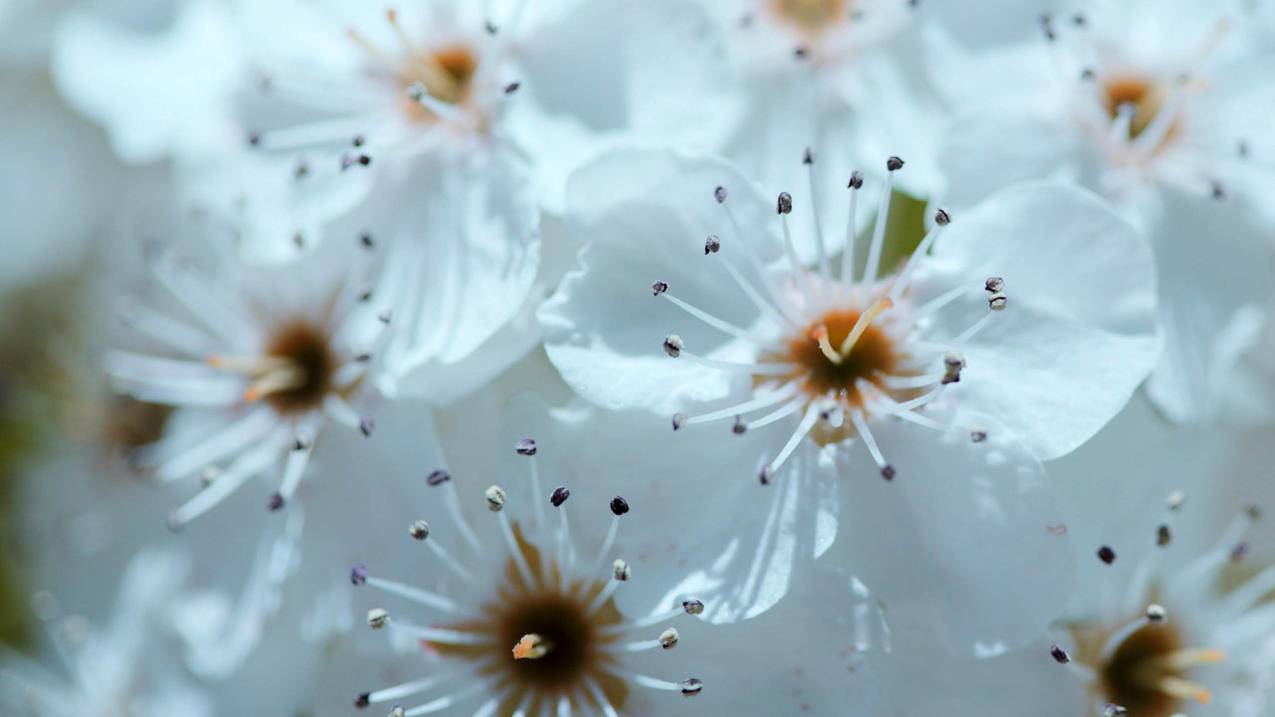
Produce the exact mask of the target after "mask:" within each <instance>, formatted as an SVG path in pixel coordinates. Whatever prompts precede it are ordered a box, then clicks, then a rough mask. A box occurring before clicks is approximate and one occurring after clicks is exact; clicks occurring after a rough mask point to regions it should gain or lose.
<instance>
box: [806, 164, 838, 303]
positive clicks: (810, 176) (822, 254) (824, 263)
mask: <svg viewBox="0 0 1275 717" xmlns="http://www.w3.org/2000/svg"><path fill="white" fill-rule="evenodd" d="M802 163H803V164H805V165H806V183H807V184H808V185H809V187H810V211H811V213H812V214H813V215H814V220H815V248H816V250H817V253H818V256H819V271H820V274H821V275H822V276H823V277H824V278H825V279H828V278H831V277H832V264H831V263H829V261H828V251H827V249H825V248H824V245H823V220H822V219H821V218H820V217H819V194H818V191H817V189H818V183H817V182H816V181H815V157H814V155H813V154H812V153H811V152H810V148H809V147H807V148H806V153H805V155H804V156H803V158H802Z"/></svg>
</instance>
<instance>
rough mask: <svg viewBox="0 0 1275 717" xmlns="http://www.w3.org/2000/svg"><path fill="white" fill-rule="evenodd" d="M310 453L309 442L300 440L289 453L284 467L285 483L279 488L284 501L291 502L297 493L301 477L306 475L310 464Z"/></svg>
mask: <svg viewBox="0 0 1275 717" xmlns="http://www.w3.org/2000/svg"><path fill="white" fill-rule="evenodd" d="M296 446H302V447H301V448H297V447H296ZM310 453H311V451H310V444H309V442H307V441H302V440H301V439H300V438H298V439H297V441H296V443H295V444H294V447H293V449H292V451H290V452H289V453H288V461H287V463H285V464H284V467H283V482H282V484H280V486H279V496H280V497H281V498H282V499H283V500H285V501H287V500H291V499H292V496H293V494H294V493H296V491H297V486H298V485H300V484H301V477H302V476H303V475H304V474H305V467H306V465H308V464H309V462H310Z"/></svg>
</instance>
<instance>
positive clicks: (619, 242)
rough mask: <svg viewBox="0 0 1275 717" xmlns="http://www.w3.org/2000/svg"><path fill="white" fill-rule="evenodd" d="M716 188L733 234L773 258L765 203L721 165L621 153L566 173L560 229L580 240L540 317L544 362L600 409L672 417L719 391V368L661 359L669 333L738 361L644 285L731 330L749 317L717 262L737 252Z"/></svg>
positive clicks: (718, 338) (728, 345)
mask: <svg viewBox="0 0 1275 717" xmlns="http://www.w3.org/2000/svg"><path fill="white" fill-rule="evenodd" d="M718 186H724V187H726V188H727V192H728V194H729V197H728V199H727V202H728V203H729V204H730V206H731V207H732V208H733V211H734V212H735V214H736V216H737V217H738V218H739V221H740V225H741V226H742V227H743V228H744V231H746V232H750V235H749V236H747V237H745V238H744V239H743V241H748V242H750V244H751V246H752V249H753V251H755V252H758V253H760V254H761V256H762V260H763V261H766V260H769V259H771V258H773V257H774V256H775V255H776V254H777V253H778V249H777V247H776V246H775V243H776V242H777V240H776V239H775V238H774V236H773V235H772V234H770V233H769V232H767V231H766V230H765V229H763V227H767V226H769V225H768V224H767V222H769V221H770V217H767V216H766V214H767V213H766V212H765V210H764V208H763V207H765V206H766V204H765V203H764V202H763V201H762V200H761V199H760V198H759V197H758V196H757V195H756V194H755V193H754V192H753V190H752V187H751V185H750V184H749V182H748V181H747V180H746V179H744V178H743V177H742V176H740V175H739V174H738V173H737V172H736V171H735V170H734V169H733V168H731V167H730V166H729V165H726V164H724V163H721V162H718V161H714V160H709V159H696V158H692V157H689V156H687V155H682V154H677V153H671V152H643V151H637V150H623V151H617V152H614V153H611V154H609V155H607V156H605V157H603V158H601V159H599V160H598V161H596V162H594V163H592V164H590V165H587V166H585V167H584V168H582V169H581V170H580V171H579V172H577V173H576V174H575V176H574V177H573V178H572V181H571V186H570V189H569V191H568V194H569V196H570V199H569V209H568V223H569V231H571V232H573V233H574V234H576V235H578V236H585V237H588V238H589V241H588V244H587V245H586V246H585V248H584V249H583V250H582V251H581V253H580V264H581V268H580V269H578V270H576V271H574V272H572V273H570V274H568V275H567V277H566V278H565V279H564V280H563V282H562V284H561V286H560V287H559V289H558V292H557V294H555V295H554V296H553V297H552V298H551V299H550V300H549V301H547V302H546V303H545V304H544V306H543V307H541V309H540V313H539V318H540V322H541V324H542V326H543V328H544V332H545V334H544V335H545V348H546V350H547V351H548V353H549V358H550V360H552V361H553V363H554V365H555V366H557V368H558V370H559V371H560V372H561V373H562V377H563V378H564V379H566V381H567V383H569V384H570V385H571V386H572V388H574V389H575V390H576V391H577V392H578V393H580V394H581V395H582V396H584V397H586V398H588V399H589V400H591V401H593V402H595V403H598V404H600V405H602V406H605V407H607V408H611V409H633V408H642V409H646V410H651V411H655V412H658V413H665V414H668V415H672V414H673V413H674V412H675V411H679V410H682V409H683V408H684V407H685V405H686V404H687V403H688V402H691V401H707V400H713V399H718V398H722V397H724V396H725V395H726V393H727V391H728V389H729V386H730V381H729V379H730V376H729V375H728V374H726V373H724V372H722V371H718V370H715V369H709V368H704V367H701V366H697V365H694V364H691V363H690V362H689V361H687V360H684V359H683V360H676V359H670V358H669V357H668V356H666V355H665V354H664V352H663V351H662V350H661V349H660V345H661V343H662V342H663V340H664V338H665V337H666V336H667V335H668V334H670V333H675V334H678V335H680V336H681V337H682V338H683V339H684V340H685V342H686V348H687V350H688V351H694V352H696V353H698V354H709V353H713V354H714V356H715V357H721V358H730V357H732V355H733V357H735V358H739V357H740V356H741V355H743V354H744V353H745V351H744V347H742V346H740V345H739V343H740V342H739V341H738V340H732V341H727V340H726V339H728V338H730V337H729V336H726V335H724V334H722V333H720V332H718V331H716V330H715V329H710V328H708V327H707V326H705V325H704V324H702V323H700V322H699V321H698V320H696V319H693V318H691V317H690V316H688V315H687V314H685V313H683V312H681V311H680V310H679V309H677V308H676V307H674V306H672V305H670V304H668V303H666V302H665V301H664V300H663V299H657V298H653V297H652V295H651V284H652V282H654V281H664V282H667V283H668V284H669V287H670V289H669V291H670V293H672V294H674V295H676V296H678V297H679V298H681V299H683V300H685V301H687V302H690V303H691V304H694V305H696V306H698V307H699V308H701V309H703V310H705V311H708V312H710V313H713V314H715V315H716V316H718V317H720V318H722V319H724V320H726V321H729V322H732V323H734V324H735V325H736V326H741V327H748V326H750V325H752V324H753V323H754V321H756V320H757V317H758V312H757V309H756V307H754V306H753V305H752V304H751V303H749V301H748V299H747V298H746V296H745V295H744V294H743V293H742V292H741V291H740V290H739V289H738V288H737V287H736V286H735V285H734V283H733V282H732V281H731V279H730V276H729V275H728V274H727V273H726V272H725V270H724V269H723V268H722V267H720V266H717V265H716V264H717V263H718V262H720V261H725V260H729V261H732V262H741V260H740V259H739V255H740V253H741V252H742V251H745V250H744V249H743V248H742V247H740V245H739V242H740V241H741V239H740V238H739V237H736V236H735V235H734V234H733V232H731V230H730V225H729V222H728V221H727V220H726V218H725V216H724V214H723V213H722V209H721V207H719V206H718V205H717V202H716V201H715V200H714V198H713V190H714V188H715V187H718ZM771 212H773V209H772V210H771ZM763 217H765V218H764V219H763ZM709 233H720V235H721V237H722V249H721V251H720V252H719V253H717V254H714V255H712V256H705V252H704V241H705V237H706V236H707V235H708V234H709ZM736 266H739V267H740V268H741V271H743V270H746V269H747V265H746V264H743V263H742V262H741V263H738V264H736ZM754 281H756V280H755V279H754ZM617 377H622V379H621V380H617Z"/></svg>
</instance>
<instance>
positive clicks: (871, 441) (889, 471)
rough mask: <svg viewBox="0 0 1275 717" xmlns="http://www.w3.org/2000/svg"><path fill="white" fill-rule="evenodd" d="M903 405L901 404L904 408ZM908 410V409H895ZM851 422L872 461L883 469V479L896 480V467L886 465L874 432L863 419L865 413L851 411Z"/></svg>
mask: <svg viewBox="0 0 1275 717" xmlns="http://www.w3.org/2000/svg"><path fill="white" fill-rule="evenodd" d="M902 405H903V404H899V406H902ZM895 410H896V411H898V410H906V409H900V408H897V407H896V409H895ZM850 422H851V423H853V424H854V428H855V430H856V431H858V432H859V437H860V438H862V439H863V445H865V446H867V447H868V453H870V454H872V460H874V461H876V464H877V467H878V468H880V469H881V477H882V478H885V479H886V480H894V475H895V470H894V466H892V465H890V464H889V463H886V461H885V456H883V455H881V449H880V448H878V447H877V441H876V439H875V438H873V437H872V431H871V429H869V428H868V422H867V420H866V419H864V417H863V411H860V410H859V409H857V408H856V409H854V410H852V411H850Z"/></svg>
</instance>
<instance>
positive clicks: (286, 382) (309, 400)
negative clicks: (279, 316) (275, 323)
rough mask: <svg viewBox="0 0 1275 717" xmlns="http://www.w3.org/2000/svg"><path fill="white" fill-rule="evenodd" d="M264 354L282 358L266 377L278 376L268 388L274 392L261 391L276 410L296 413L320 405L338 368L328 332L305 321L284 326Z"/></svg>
mask: <svg viewBox="0 0 1275 717" xmlns="http://www.w3.org/2000/svg"><path fill="white" fill-rule="evenodd" d="M265 353H266V356H267V357H269V358H276V359H281V361H280V362H279V365H278V367H276V368H272V369H271V370H270V372H269V373H267V374H266V376H267V377H268V376H277V377H279V379H278V382H277V385H276V386H271V388H273V389H274V390H269V391H265V392H263V393H264V396H265V399H266V400H267V401H269V402H270V405H271V406H273V407H274V408H275V410H277V411H278V412H279V413H295V412H300V411H308V410H312V409H315V408H318V407H319V406H320V405H322V403H323V398H324V396H326V395H327V393H328V391H329V390H330V388H331V382H332V374H333V373H334V372H335V371H336V369H337V367H338V360H337V358H336V356H334V355H333V354H332V349H331V348H330V346H329V343H328V335H327V332H325V331H324V330H322V329H320V328H318V327H316V326H314V325H313V324H311V323H309V322H306V321H293V322H290V323H287V324H284V325H283V326H281V327H280V328H279V330H278V331H277V332H276V333H275V335H274V338H273V339H272V340H271V342H270V344H269V345H268V346H267V347H266V351H265ZM258 380H259V381H261V380H262V379H258Z"/></svg>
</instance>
